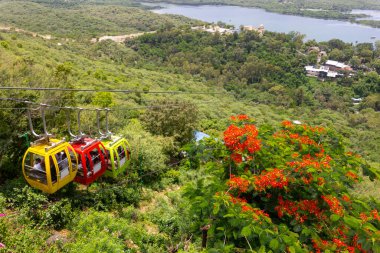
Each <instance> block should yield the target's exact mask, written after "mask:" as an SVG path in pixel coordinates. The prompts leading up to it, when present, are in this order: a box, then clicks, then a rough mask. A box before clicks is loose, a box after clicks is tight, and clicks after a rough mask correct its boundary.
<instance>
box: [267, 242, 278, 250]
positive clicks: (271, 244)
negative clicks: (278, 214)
mask: <svg viewBox="0 0 380 253" xmlns="http://www.w3.org/2000/svg"><path fill="white" fill-rule="evenodd" d="M279 245H280V243H279V242H278V241H277V239H272V240H271V241H270V243H269V247H270V248H271V249H273V250H276V249H278V246H279Z"/></svg>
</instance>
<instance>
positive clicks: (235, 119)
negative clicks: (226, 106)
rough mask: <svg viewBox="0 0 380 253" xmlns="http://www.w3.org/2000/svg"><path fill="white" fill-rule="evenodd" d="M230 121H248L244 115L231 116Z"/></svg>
mask: <svg viewBox="0 0 380 253" xmlns="http://www.w3.org/2000/svg"><path fill="white" fill-rule="evenodd" d="M230 119H231V120H232V121H245V120H247V121H248V120H249V117H248V116H247V115H245V114H239V115H237V116H231V118H230Z"/></svg>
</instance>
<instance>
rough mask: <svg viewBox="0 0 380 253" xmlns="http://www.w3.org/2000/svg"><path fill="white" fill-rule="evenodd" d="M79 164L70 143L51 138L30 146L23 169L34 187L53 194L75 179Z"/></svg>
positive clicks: (23, 161)
mask: <svg viewBox="0 0 380 253" xmlns="http://www.w3.org/2000/svg"><path fill="white" fill-rule="evenodd" d="M77 164H78V161H77V156H76V154H75V153H74V152H73V149H72V147H71V145H70V144H69V143H67V142H66V141H65V140H62V141H59V140H56V139H50V140H49V141H47V142H44V141H42V142H41V143H36V144H34V145H32V146H31V147H29V148H28V150H27V151H26V153H25V155H24V158H23V160H22V170H23V174H24V177H25V179H26V181H27V182H28V183H29V184H30V185H31V186H32V187H34V188H37V189H39V190H42V191H44V192H46V193H49V194H52V193H54V192H56V191H58V190H59V189H61V188H62V187H64V186H65V185H66V184H68V183H70V182H72V181H73V180H74V178H75V176H76V174H77Z"/></svg>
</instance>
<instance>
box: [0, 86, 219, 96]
mask: <svg viewBox="0 0 380 253" xmlns="http://www.w3.org/2000/svg"><path fill="white" fill-rule="evenodd" d="M0 90H31V91H69V92H112V93H149V94H173V95H174V94H175V95H176V94H224V92H202V91H140V90H122V89H120V90H116V89H114V90H111V89H70V88H45V87H9V86H8V87H0Z"/></svg>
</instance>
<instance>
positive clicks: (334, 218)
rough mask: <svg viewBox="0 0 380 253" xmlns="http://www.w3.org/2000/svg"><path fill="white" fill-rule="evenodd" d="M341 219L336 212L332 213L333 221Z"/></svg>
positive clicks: (331, 218)
mask: <svg viewBox="0 0 380 253" xmlns="http://www.w3.org/2000/svg"><path fill="white" fill-rule="evenodd" d="M339 219H340V216H339V215H337V214H335V213H333V214H332V215H330V220H332V221H337V220H339Z"/></svg>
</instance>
